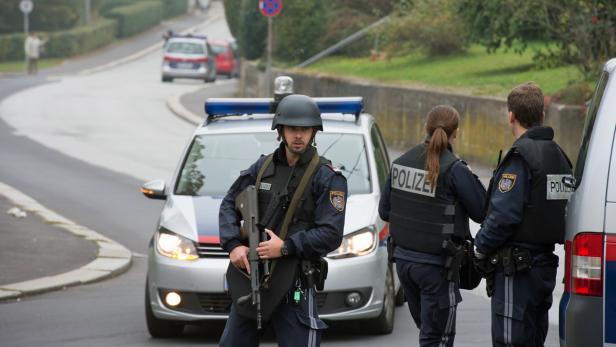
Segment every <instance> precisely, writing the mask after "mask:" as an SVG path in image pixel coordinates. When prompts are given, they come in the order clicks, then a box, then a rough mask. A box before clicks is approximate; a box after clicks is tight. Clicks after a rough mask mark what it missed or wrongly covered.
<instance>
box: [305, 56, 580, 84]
mask: <svg viewBox="0 0 616 347" xmlns="http://www.w3.org/2000/svg"><path fill="white" fill-rule="evenodd" d="M532 56H533V52H532V50H530V49H529V50H527V51H526V52H524V53H523V54H517V53H514V52H513V50H509V51H505V50H499V51H497V52H496V53H492V54H488V53H487V52H486V50H485V48H484V47H482V46H479V45H473V46H471V47H470V48H469V49H468V50H467V51H466V52H465V53H463V54H458V55H453V56H447V57H426V56H425V55H423V54H419V53H416V54H415V53H414V54H410V55H407V56H401V57H393V58H391V59H382V60H378V61H371V60H370V58H368V57H364V58H344V57H331V58H327V59H324V60H322V61H320V62H318V63H316V64H314V65H311V66H310V67H308V68H306V69H305V70H307V71H310V72H320V73H326V74H331V75H338V76H353V77H359V78H365V79H370V80H376V81H379V82H386V83H393V84H403V85H415V86H424V87H431V88H434V87H436V88H440V89H446V90H454V91H455V90H457V91H461V92H464V93H470V94H473V95H495V96H506V95H507V93H508V92H509V91H510V89H511V87H513V86H515V85H517V84H520V83H523V82H527V81H533V82H535V83H537V84H539V86H540V87H541V88H542V89H543V91H544V93H545V94H547V95H552V94H554V93H556V92H557V91H559V90H561V89H563V88H565V87H567V86H568V85H570V84H571V83H576V82H579V81H581V80H582V75H581V74H580V73H579V71H578V70H577V69H576V68H575V66H572V65H571V66H562V67H557V68H552V69H537V68H535V67H534V66H533V61H532ZM591 87H592V86H591Z"/></svg>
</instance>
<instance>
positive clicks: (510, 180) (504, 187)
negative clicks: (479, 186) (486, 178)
mask: <svg viewBox="0 0 616 347" xmlns="http://www.w3.org/2000/svg"><path fill="white" fill-rule="evenodd" d="M517 177H518V175H515V174H510V173H504V174H502V175H501V179H500V181H498V190H500V192H501V193H507V192H508V191H510V190H511V189H513V186H515V180H516V178H517Z"/></svg>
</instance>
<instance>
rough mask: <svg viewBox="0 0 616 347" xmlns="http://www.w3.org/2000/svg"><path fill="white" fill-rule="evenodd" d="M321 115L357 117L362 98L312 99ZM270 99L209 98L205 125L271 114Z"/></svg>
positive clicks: (362, 102)
mask: <svg viewBox="0 0 616 347" xmlns="http://www.w3.org/2000/svg"><path fill="white" fill-rule="evenodd" d="M314 101H315V102H316V103H317V105H318V106H319V109H320V110H321V113H342V114H353V115H355V117H356V118H357V117H359V114H360V113H361V111H362V110H363V108H364V101H363V98H362V97H359V96H356V97H343V98H314ZM273 102H274V100H273V99H271V98H209V99H207V100H206V101H205V114H207V119H206V123H207V121H208V120H209V119H210V118H220V117H225V116H239V115H245V114H271V113H272V112H271V106H272V103H273Z"/></svg>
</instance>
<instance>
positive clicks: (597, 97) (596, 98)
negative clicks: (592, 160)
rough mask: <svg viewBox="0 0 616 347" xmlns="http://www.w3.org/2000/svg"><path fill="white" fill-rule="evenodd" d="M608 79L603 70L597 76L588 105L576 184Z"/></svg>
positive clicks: (579, 180)
mask: <svg viewBox="0 0 616 347" xmlns="http://www.w3.org/2000/svg"><path fill="white" fill-rule="evenodd" d="M608 79H609V74H608V73H607V72H605V71H604V72H603V74H602V75H601V77H600V78H599V82H598V83H597V87H596V88H595V93H594V94H593V97H592V99H591V101H590V105H589V106H588V111H587V113H586V122H585V124H584V134H583V135H582V144H581V146H580V152H579V153H578V157H577V162H576V165H575V172H574V175H575V180H576V182H577V184H580V182H581V181H582V176H583V174H584V166H585V165H586V155H587V154H588V145H589V144H590V136H591V135H592V130H593V127H594V124H595V120H596V118H597V112H598V110H599V106H600V105H601V100H602V98H603V92H604V91H605V86H606V85H607V81H608Z"/></svg>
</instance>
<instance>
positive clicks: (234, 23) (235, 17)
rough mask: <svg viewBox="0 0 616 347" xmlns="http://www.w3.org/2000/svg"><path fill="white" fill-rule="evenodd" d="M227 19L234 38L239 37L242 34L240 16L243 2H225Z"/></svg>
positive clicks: (225, 0)
mask: <svg viewBox="0 0 616 347" xmlns="http://www.w3.org/2000/svg"><path fill="white" fill-rule="evenodd" d="M223 4H224V7H225V17H226V19H227V24H228V25H229V31H231V35H233V37H238V36H239V32H240V23H241V22H240V18H241V17H240V16H241V8H242V0H224V3H223Z"/></svg>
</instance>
